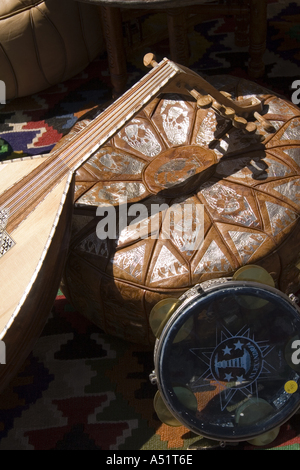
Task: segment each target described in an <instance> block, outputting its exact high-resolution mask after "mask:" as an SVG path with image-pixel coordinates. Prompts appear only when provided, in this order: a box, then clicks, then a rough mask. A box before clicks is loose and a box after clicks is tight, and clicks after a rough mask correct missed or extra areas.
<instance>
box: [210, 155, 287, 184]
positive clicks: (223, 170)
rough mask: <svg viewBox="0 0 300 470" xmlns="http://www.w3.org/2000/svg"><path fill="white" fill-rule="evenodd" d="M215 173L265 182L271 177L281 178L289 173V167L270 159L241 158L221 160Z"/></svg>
mask: <svg viewBox="0 0 300 470" xmlns="http://www.w3.org/2000/svg"><path fill="white" fill-rule="evenodd" d="M217 173H218V174H219V175H222V176H230V177H231V178H237V179H243V180H245V182H246V180H249V182H251V181H253V180H265V179H267V178H271V177H274V176H275V177H279V176H280V177H283V176H287V175H288V174H290V173H291V170H290V168H289V167H287V166H286V165H284V164H283V163H279V162H277V161H275V160H273V159H271V158H263V159H262V158H259V157H257V158H253V159H251V160H249V158H248V157H243V158H239V159H238V160H237V159H233V160H227V161H226V160H223V161H221V162H220V163H219V165H218V168H217Z"/></svg>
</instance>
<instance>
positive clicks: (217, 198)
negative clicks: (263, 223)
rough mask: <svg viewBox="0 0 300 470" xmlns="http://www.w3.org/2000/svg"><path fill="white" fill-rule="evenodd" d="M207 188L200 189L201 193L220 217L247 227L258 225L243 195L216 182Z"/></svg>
mask: <svg viewBox="0 0 300 470" xmlns="http://www.w3.org/2000/svg"><path fill="white" fill-rule="evenodd" d="M209 184H210V183H208V184H207V185H206V184H205V185H204V188H205V186H207V188H205V189H202V192H201V193H202V195H203V196H204V197H205V199H206V201H207V203H208V205H209V206H210V207H211V208H212V209H213V210H215V211H217V213H218V214H219V216H220V217H224V218H225V219H227V220H230V221H232V222H234V223H240V224H243V225H246V226H247V227H255V226H258V225H259V222H258V220H257V217H256V216H255V214H254V212H253V210H252V208H251V206H250V204H249V202H248V200H247V198H246V197H244V196H243V195H241V194H239V193H237V192H236V191H235V190H234V189H232V188H229V187H226V186H223V185H222V184H219V183H216V184H214V185H212V186H210V187H209Z"/></svg>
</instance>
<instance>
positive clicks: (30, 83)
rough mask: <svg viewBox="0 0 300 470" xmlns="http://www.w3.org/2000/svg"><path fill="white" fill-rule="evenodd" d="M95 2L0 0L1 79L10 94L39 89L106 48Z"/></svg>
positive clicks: (64, 77) (61, 78)
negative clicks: (90, 3)
mask: <svg viewBox="0 0 300 470" xmlns="http://www.w3.org/2000/svg"><path fill="white" fill-rule="evenodd" d="M103 44H104V43H103V37H102V34H101V24H100V19H99V17H98V15H97V8H96V7H95V6H94V5H88V4H84V3H78V2H74V1H72V0H61V1H59V2H57V1H56V0H47V1H45V0H5V1H2V2H1V3H0V63H1V67H0V80H3V81H4V83H5V85H6V98H7V99H12V98H17V97H21V96H26V95H30V94H32V93H37V92H39V91H41V90H44V89H45V88H48V87H50V86H52V85H55V84H57V83H59V82H61V81H65V80H67V79H69V78H70V77H72V76H74V75H76V74H77V73H79V72H80V71H81V70H83V69H84V68H85V67H86V66H87V65H88V64H89V63H90V62H91V61H92V60H93V59H95V57H97V55H98V54H99V53H100V52H101V51H103V50H104V45H103Z"/></svg>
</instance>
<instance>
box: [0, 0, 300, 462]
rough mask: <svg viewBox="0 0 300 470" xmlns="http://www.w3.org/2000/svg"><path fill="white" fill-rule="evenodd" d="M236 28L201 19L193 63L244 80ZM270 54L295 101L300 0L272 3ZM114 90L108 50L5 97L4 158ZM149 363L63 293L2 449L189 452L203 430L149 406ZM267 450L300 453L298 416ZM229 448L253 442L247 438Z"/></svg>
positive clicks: (49, 135)
mask: <svg viewBox="0 0 300 470" xmlns="http://www.w3.org/2000/svg"><path fill="white" fill-rule="evenodd" d="M143 21H144V23H145V25H144V26H145V27H148V28H150V27H152V28H156V27H159V21H161V20H160V18H159V16H158V17H157V18H156V20H155V22H154V23H153V19H152V25H151V23H149V22H150V21H151V19H150V17H148V16H147V15H146V16H145V18H144V20H143ZM233 31H234V23H233V21H232V18H230V17H226V18H216V19H210V20H208V21H204V22H203V23H201V24H199V25H196V26H195V27H194V28H193V29H192V30H191V31H190V33H189V34H190V38H189V39H190V43H191V44H192V51H191V60H190V65H189V66H190V67H191V68H192V69H194V70H195V71H197V72H200V73H205V74H208V75H213V74H220V73H225V74H232V75H236V76H239V77H246V78H247V60H248V53H247V48H246V47H245V48H238V47H236V46H234V42H233ZM151 51H152V52H155V53H156V54H157V58H158V59H159V60H160V59H161V58H162V57H163V56H168V41H162V42H160V43H158V44H154V45H153V47H152V48H151ZM145 52H148V50H146V51H141V54H140V56H139V55H138V54H137V55H136V57H135V59H134V60H131V61H129V63H128V71H129V77H128V86H131V85H132V84H133V83H135V82H136V81H137V80H138V79H139V78H140V77H141V76H142V75H143V74H144V73H145V70H144V69H143V67H142V65H141V64H142V57H143V55H144V53H145ZM264 60H265V63H266V71H265V75H264V77H262V78H261V79H259V80H257V82H258V83H260V84H262V85H264V86H266V87H268V88H270V89H272V90H274V91H276V92H278V93H281V94H283V95H285V96H286V97H287V98H288V99H291V95H292V83H293V82H294V81H295V80H297V79H300V70H299V61H300V4H299V2H289V1H270V2H269V6H268V39H267V51H266V53H265V56H264ZM0 67H1V64H0ZM110 97H111V86H110V79H109V74H108V65H107V57H106V54H104V55H103V56H101V57H99V58H97V60H95V61H94V62H93V63H91V64H90V65H89V66H88V67H87V68H86V69H85V70H84V71H83V72H82V73H80V74H79V75H78V76H76V77H74V78H72V79H71V80H69V81H68V82H65V83H61V84H59V85H57V86H54V87H52V88H50V89H48V90H46V91H43V92H41V93H37V94H35V95H33V96H28V97H26V98H22V99H17V100H14V101H11V102H9V103H7V104H6V105H5V106H2V107H1V108H0V159H1V160H5V159H11V158H16V157H21V156H26V155H38V154H46V153H48V152H49V151H51V149H52V148H53V146H54V145H55V144H56V143H57V142H58V141H59V140H60V139H61V137H62V136H63V135H65V134H67V133H68V132H69V130H70V129H71V127H72V126H73V125H74V124H75V122H76V121H77V119H78V118H79V117H80V116H81V115H82V113H83V112H84V111H85V110H87V109H89V108H91V107H92V106H94V105H99V104H100V105H102V104H104V103H106V102H107V100H109V99H110ZM152 369H153V359H152V351H151V350H150V349H149V348H146V347H143V346H140V345H139V346H137V345H135V344H131V343H127V342H125V341H122V340H120V339H117V338H114V337H110V336H108V335H106V334H104V333H103V332H102V331H101V330H99V328H97V327H96V326H94V325H93V324H92V323H90V322H89V321H88V320H87V319H85V318H84V317H83V316H82V315H80V312H78V311H76V308H75V307H72V306H71V305H70V304H69V303H68V302H67V300H66V299H65V298H64V296H63V295H61V293H59V295H58V296H57V299H56V301H55V304H54V306H53V309H52V312H51V314H50V316H49V319H48V321H47V324H46V326H45V328H44V330H43V333H42V335H41V337H40V338H39V340H38V341H37V343H36V345H35V347H34V349H33V351H32V353H31V354H30V355H29V356H28V358H27V360H26V362H25V363H24V365H23V366H22V367H21V369H20V371H19V373H18V375H17V376H16V377H15V379H14V380H13V381H12V383H11V384H10V386H9V387H8V388H7V390H6V391H4V392H3V393H2V394H1V395H0V449H1V450H12V449H16V450H65V449H66V450H77V449H82V450H105V451H110V454H109V455H113V453H114V451H118V452H119V451H123V450H127V451H132V452H131V454H132V455H134V452H133V451H138V450H151V451H154V450H159V451H168V452H173V453H174V451H183V450H185V449H187V448H188V446H190V445H191V444H192V443H193V442H194V441H196V440H198V439H199V436H196V435H194V434H193V433H191V432H189V431H188V430H187V429H186V428H184V427H179V428H168V427H167V426H165V425H162V424H161V423H160V422H159V420H158V419H157V417H156V415H155V413H154V411H153V406H152V403H153V397H154V394H155V391H156V388H155V387H153V386H152V385H151V384H150V381H149V373H150V372H151V371H152ZM267 448H268V449H276V450H290V449H295V450H299V449H300V415H297V414H296V415H295V416H294V417H293V418H292V419H290V420H289V422H288V423H286V424H285V425H284V426H282V428H281V431H280V434H279V436H278V437H277V439H276V440H275V441H274V442H273V443H272V444H271V445H269V446H268V447H267ZM230 449H233V450H235V449H244V450H250V449H251V450H255V449H257V448H255V447H253V446H250V445H249V444H245V443H242V444H239V445H238V446H235V447H230ZM177 453H178V452H177ZM131 454H130V452H129V453H128V454H126V455H131ZM118 455H119V454H118ZM120 455H121V454H120ZM145 455H146V454H145Z"/></svg>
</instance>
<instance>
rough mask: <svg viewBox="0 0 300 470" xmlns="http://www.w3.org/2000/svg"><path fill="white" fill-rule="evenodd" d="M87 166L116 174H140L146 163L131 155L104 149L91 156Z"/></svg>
mask: <svg viewBox="0 0 300 470" xmlns="http://www.w3.org/2000/svg"><path fill="white" fill-rule="evenodd" d="M86 166H87V167H89V166H92V167H93V168H94V169H96V170H98V171H99V170H100V171H101V172H110V173H114V174H115V175H138V174H140V173H141V171H142V169H143V167H144V166H145V164H144V163H142V162H140V161H139V160H136V159H135V158H133V157H131V156H129V155H123V154H121V153H117V152H112V153H109V152H107V151H105V150H102V151H99V152H97V153H96V154H95V155H94V156H93V157H92V158H90V159H89V161H88V162H87V163H86Z"/></svg>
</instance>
